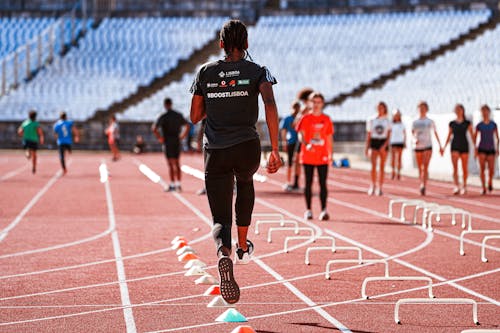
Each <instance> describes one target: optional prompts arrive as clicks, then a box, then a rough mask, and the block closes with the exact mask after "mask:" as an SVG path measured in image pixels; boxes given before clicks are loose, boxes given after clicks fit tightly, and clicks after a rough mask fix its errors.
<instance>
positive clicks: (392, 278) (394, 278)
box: [361, 276, 434, 299]
mask: <svg viewBox="0 0 500 333" xmlns="http://www.w3.org/2000/svg"><path fill="white" fill-rule="evenodd" d="M374 281H426V282H427V283H428V291H429V298H434V294H433V293H432V279H431V278H430V277H427V276H370V277H367V278H366V279H364V281H363V285H362V287H361V297H363V298H364V299H368V298H369V297H368V295H367V294H366V286H367V285H368V283H369V282H374Z"/></svg>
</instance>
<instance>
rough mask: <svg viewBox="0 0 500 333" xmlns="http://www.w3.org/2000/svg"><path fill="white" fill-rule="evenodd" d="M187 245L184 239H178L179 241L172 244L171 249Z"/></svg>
mask: <svg viewBox="0 0 500 333" xmlns="http://www.w3.org/2000/svg"><path fill="white" fill-rule="evenodd" d="M187 245H188V243H187V242H186V241H179V242H177V243H175V244H174V245H172V250H179V249H181V248H183V247H184V246H187Z"/></svg>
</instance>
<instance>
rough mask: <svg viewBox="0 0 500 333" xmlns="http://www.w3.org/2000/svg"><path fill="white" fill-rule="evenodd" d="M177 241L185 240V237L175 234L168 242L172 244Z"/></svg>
mask: <svg viewBox="0 0 500 333" xmlns="http://www.w3.org/2000/svg"><path fill="white" fill-rule="evenodd" d="M179 241H185V242H187V240H186V238H184V237H183V236H175V238H174V239H173V240H172V241H171V242H170V244H171V245H174V244H175V243H178V242H179Z"/></svg>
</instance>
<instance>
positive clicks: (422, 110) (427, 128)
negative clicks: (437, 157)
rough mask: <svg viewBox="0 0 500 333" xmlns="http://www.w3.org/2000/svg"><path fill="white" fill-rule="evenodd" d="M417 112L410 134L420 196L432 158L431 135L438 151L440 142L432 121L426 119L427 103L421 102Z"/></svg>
mask: <svg viewBox="0 0 500 333" xmlns="http://www.w3.org/2000/svg"><path fill="white" fill-rule="evenodd" d="M418 112H419V114H420V116H419V118H418V119H416V120H415V121H414V122H413V124H412V134H413V139H414V150H415V159H416V160H417V167H418V174H419V179H420V194H421V195H425V189H426V186H427V180H428V179H429V163H430V161H431V157H432V134H434V136H435V137H436V140H437V142H438V144H439V149H441V141H440V140H439V135H438V133H437V131H436V125H435V124H434V121H433V120H432V119H429V118H428V117H427V112H429V105H428V104H427V102H425V101H422V102H420V103H419V104H418Z"/></svg>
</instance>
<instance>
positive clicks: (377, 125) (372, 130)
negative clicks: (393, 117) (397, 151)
mask: <svg viewBox="0 0 500 333" xmlns="http://www.w3.org/2000/svg"><path fill="white" fill-rule="evenodd" d="M377 112H378V114H377V116H376V117H375V118H372V119H370V120H368V121H367V122H366V133H367V135H366V146H365V155H366V156H367V157H368V156H369V157H370V159H371V163H372V171H371V178H372V183H371V185H370V188H369V189H368V195H373V194H374V193H375V194H377V195H382V186H383V184H384V174H385V160H386V158H387V151H388V149H389V138H390V136H391V121H390V120H389V119H388V118H387V104H385V103H384V102H380V103H378V105H377ZM377 162H379V163H380V170H379V175H378V179H379V180H378V187H377Z"/></svg>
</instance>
